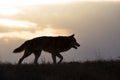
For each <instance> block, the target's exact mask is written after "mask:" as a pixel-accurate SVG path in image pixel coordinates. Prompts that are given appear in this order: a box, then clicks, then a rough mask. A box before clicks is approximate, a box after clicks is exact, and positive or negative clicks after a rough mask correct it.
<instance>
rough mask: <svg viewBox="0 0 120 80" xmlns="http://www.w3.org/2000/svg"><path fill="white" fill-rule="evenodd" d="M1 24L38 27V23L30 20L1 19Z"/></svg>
mask: <svg viewBox="0 0 120 80" xmlns="http://www.w3.org/2000/svg"><path fill="white" fill-rule="evenodd" d="M0 25H1V26H6V27H8V28H30V27H36V26H37V24H36V23H33V22H29V21H21V20H11V19H0Z"/></svg>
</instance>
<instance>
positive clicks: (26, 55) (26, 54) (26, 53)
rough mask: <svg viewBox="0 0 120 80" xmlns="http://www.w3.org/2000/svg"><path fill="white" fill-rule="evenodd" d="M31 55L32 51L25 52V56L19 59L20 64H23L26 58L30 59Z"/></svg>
mask: <svg viewBox="0 0 120 80" xmlns="http://www.w3.org/2000/svg"><path fill="white" fill-rule="evenodd" d="M31 53H32V52H30V51H28V50H25V52H24V55H23V56H22V57H21V58H20V59H19V61H18V64H21V63H22V61H23V60H24V59H25V58H26V57H28V56H29V55H31Z"/></svg>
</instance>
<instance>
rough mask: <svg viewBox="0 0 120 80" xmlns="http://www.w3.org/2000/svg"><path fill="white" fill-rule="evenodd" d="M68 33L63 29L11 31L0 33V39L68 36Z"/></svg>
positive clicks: (47, 28) (48, 28)
mask: <svg viewBox="0 0 120 80" xmlns="http://www.w3.org/2000/svg"><path fill="white" fill-rule="evenodd" d="M68 34H69V32H68V31H67V30H64V29H54V28H52V27H46V28H43V29H41V28H39V27H38V28H37V29H36V30H35V31H32V30H31V31H30V30H29V31H11V32H4V33H0V38H1V39H4V40H9V39H11V38H18V39H31V38H34V37H40V36H58V35H68Z"/></svg>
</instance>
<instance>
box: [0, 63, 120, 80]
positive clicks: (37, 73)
mask: <svg viewBox="0 0 120 80" xmlns="http://www.w3.org/2000/svg"><path fill="white" fill-rule="evenodd" d="M0 80H120V61H92V62H90V61H87V62H83V63H82V62H70V63H62V64H57V65H54V64H40V65H34V64H22V65H17V64H9V63H1V64H0Z"/></svg>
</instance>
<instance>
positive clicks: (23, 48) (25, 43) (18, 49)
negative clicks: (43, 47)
mask: <svg viewBox="0 0 120 80" xmlns="http://www.w3.org/2000/svg"><path fill="white" fill-rule="evenodd" d="M28 43H29V41H26V42H24V43H23V44H22V45H21V46H20V47H18V48H16V49H15V50H14V51H13V53H19V52H22V51H23V50H25V48H26V47H27V46H28V45H29V44H28Z"/></svg>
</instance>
